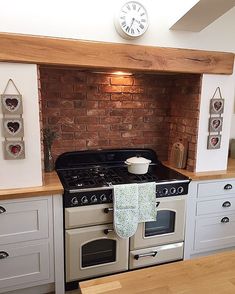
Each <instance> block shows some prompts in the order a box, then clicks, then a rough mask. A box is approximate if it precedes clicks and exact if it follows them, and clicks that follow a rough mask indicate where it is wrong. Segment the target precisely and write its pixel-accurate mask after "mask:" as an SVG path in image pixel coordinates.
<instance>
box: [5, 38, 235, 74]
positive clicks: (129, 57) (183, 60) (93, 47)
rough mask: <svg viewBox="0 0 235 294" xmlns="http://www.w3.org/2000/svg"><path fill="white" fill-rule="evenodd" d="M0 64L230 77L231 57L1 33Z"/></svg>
mask: <svg viewBox="0 0 235 294" xmlns="http://www.w3.org/2000/svg"><path fill="white" fill-rule="evenodd" d="M0 61H4V62H21V63H36V64H43V65H56V66H72V67H78V68H91V69H111V70H128V71H140V72H144V71H148V72H179V73H180V72H183V73H209V74H232V72H233V62H234V54H233V53H226V52H216V51H204V50H192V49H177V48H164V47H154V46H143V45H131V44H120V43H103V42H92V41H81V40H74V39H61V38H50V37H42V36H31V35H17V34H7V33H0Z"/></svg>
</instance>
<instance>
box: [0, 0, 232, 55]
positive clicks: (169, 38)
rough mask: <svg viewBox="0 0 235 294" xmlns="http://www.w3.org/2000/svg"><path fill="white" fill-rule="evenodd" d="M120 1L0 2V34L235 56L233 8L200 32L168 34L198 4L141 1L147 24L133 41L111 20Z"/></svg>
mask: <svg viewBox="0 0 235 294" xmlns="http://www.w3.org/2000/svg"><path fill="white" fill-rule="evenodd" d="M123 1H124V0H98V1H97V0H86V1H85V0H70V1H66V0H50V1H48V0H41V1H28V0H21V1H19V0H11V1H5V0H0V7H1V10H0V19H1V21H0V32H12V33H22V34H33V35H45V36H55V37H65V38H75V39H84V40H95V41H107V42H128V43H136V44H146V45H154V46H166V47H181V48H197V49H210V50H221V51H223V50H226V51H235V40H234V35H235V26H234V19H235V8H233V9H232V10H230V11H228V12H227V13H226V14H225V15H224V16H222V17H221V18H219V19H218V20H217V21H215V22H214V23H212V24H211V25H210V26H208V27H207V28H206V29H204V30H203V31H201V32H196V33H193V32H179V31H178V32H177V31H170V30H169V28H170V27H171V25H172V24H173V23H174V22H175V21H176V20H177V19H178V18H179V17H180V16H182V15H183V14H184V12H186V11H187V10H188V9H189V8H190V7H191V6H192V5H193V4H195V3H196V2H197V0H154V1H153V0H141V2H142V3H143V4H144V5H145V6H146V8H147V10H148V13H149V19H150V25H149V29H148V31H147V32H146V34H145V35H144V36H143V37H142V38H140V39H138V40H134V41H130V40H128V41H126V40H124V39H122V38H121V37H120V36H119V35H118V34H117V32H116V30H115V28H114V24H113V18H114V14H115V11H116V7H117V6H119V5H121V3H122V2H123Z"/></svg>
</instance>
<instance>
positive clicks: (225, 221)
mask: <svg viewBox="0 0 235 294" xmlns="http://www.w3.org/2000/svg"><path fill="white" fill-rule="evenodd" d="M221 223H223V224H225V223H229V218H228V217H227V216H225V217H223V218H222V219H221Z"/></svg>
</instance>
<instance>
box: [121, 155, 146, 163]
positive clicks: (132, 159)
mask: <svg viewBox="0 0 235 294" xmlns="http://www.w3.org/2000/svg"><path fill="white" fill-rule="evenodd" d="M126 162H127V163H131V164H140V163H150V162H151V160H149V159H147V158H144V157H140V156H134V157H130V158H128V159H127V160H126Z"/></svg>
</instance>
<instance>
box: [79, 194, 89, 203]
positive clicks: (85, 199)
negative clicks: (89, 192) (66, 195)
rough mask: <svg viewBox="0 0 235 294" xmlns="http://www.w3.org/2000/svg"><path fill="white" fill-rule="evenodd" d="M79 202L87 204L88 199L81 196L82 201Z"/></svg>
mask: <svg viewBox="0 0 235 294" xmlns="http://www.w3.org/2000/svg"><path fill="white" fill-rule="evenodd" d="M81 202H82V203H83V204H86V203H88V199H87V197H86V196H83V197H82V199H81Z"/></svg>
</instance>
